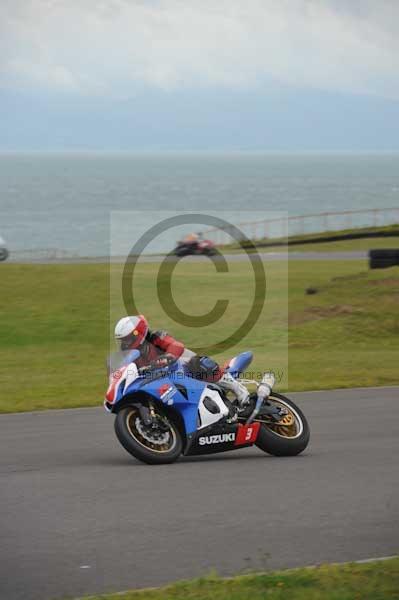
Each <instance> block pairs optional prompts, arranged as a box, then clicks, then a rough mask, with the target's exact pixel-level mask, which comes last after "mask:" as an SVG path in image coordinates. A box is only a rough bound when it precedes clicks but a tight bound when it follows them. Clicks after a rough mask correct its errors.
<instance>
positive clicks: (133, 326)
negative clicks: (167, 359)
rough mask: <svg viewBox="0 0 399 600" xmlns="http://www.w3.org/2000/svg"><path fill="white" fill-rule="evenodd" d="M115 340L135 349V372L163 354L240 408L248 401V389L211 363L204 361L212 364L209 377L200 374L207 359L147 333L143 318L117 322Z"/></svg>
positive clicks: (161, 333) (160, 333)
mask: <svg viewBox="0 0 399 600" xmlns="http://www.w3.org/2000/svg"><path fill="white" fill-rule="evenodd" d="M115 338H116V340H117V342H118V343H119V344H120V347H121V349H122V350H131V349H134V348H136V349H138V350H140V357H139V358H138V359H137V360H136V364H137V367H138V368H140V367H145V366H147V365H149V364H150V363H152V362H153V361H156V360H157V359H158V358H159V359H162V355H165V354H167V355H170V356H172V357H174V358H182V359H183V360H184V362H186V363H187V365H188V366H189V367H191V365H192V364H193V365H195V367H194V369H193V374H194V376H198V377H199V378H201V379H203V380H204V381H209V382H214V383H217V384H218V385H219V386H220V387H222V388H224V389H225V390H227V391H231V392H233V393H234V395H235V396H236V397H237V400H238V402H239V404H240V405H242V406H243V405H245V404H246V403H247V401H248V398H249V392H248V390H247V388H246V387H245V386H244V385H243V384H242V383H240V382H239V381H237V380H236V379H234V377H232V376H231V375H230V373H227V372H224V370H223V369H222V368H221V367H219V365H218V364H217V363H216V362H215V361H212V359H207V360H208V361H209V360H210V361H211V362H212V363H213V365H212V368H211V369H209V373H208V372H207V371H206V372H205V373H204V372H203V371H202V372H201V363H203V361H202V358H206V357H197V356H196V355H195V353H194V352H192V351H191V350H188V349H185V347H184V344H183V343H182V342H179V341H178V340H176V339H175V338H173V337H172V336H171V335H169V334H168V333H167V332H166V331H150V329H149V328H148V323H147V320H146V318H145V317H144V316H143V315H138V316H131V317H123V318H122V319H120V320H119V321H118V323H117V324H116V327H115ZM205 362H206V361H205ZM197 374H198V375H197Z"/></svg>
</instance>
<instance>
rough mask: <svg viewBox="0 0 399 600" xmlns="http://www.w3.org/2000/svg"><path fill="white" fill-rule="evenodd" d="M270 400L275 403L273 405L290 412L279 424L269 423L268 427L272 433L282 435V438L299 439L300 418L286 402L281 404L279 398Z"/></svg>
mask: <svg viewBox="0 0 399 600" xmlns="http://www.w3.org/2000/svg"><path fill="white" fill-rule="evenodd" d="M270 400H272V401H273V404H276V405H277V406H280V407H282V408H285V409H286V410H288V413H287V414H286V415H285V416H284V417H283V418H282V419H281V421H279V422H278V423H268V424H267V426H268V427H269V428H270V429H271V431H273V433H277V435H281V436H282V437H286V438H295V437H297V436H298V432H299V426H298V418H297V417H296V415H295V414H294V412H293V410H292V409H291V408H290V407H289V406H288V405H287V404H286V403H285V402H281V401H280V400H279V399H278V398H270Z"/></svg>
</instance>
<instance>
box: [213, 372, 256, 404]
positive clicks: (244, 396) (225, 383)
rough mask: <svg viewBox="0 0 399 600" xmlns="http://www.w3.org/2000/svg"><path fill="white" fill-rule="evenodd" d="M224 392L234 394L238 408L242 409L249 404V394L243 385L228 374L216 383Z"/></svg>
mask: <svg viewBox="0 0 399 600" xmlns="http://www.w3.org/2000/svg"><path fill="white" fill-rule="evenodd" d="M217 384H218V385H220V387H221V388H223V389H224V390H228V391H229V392H233V394H235V396H236V398H237V400H238V404H239V406H240V408H244V406H246V405H247V404H248V403H249V392H248V390H247V388H246V387H245V385H243V384H242V383H240V382H239V381H237V379H234V377H233V376H232V375H230V373H224V374H223V375H222V377H221V378H220V379H219V380H218V381H217Z"/></svg>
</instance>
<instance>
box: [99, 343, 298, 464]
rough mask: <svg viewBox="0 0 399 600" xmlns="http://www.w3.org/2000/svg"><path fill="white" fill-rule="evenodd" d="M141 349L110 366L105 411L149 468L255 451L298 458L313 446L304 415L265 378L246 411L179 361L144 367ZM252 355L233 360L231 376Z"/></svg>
mask: <svg viewBox="0 0 399 600" xmlns="http://www.w3.org/2000/svg"><path fill="white" fill-rule="evenodd" d="M139 356H140V352H139V351H138V350H132V351H130V352H124V353H122V352H118V353H115V354H114V355H111V357H110V359H109V363H108V365H109V373H110V383H109V387H108V390H107V393H106V396H105V401H104V406H105V409H106V410H107V411H108V412H110V413H114V414H115V415H116V418H115V432H116V436H117V438H118V440H119V442H120V443H121V444H122V446H123V447H124V448H125V450H127V452H129V453H130V454H132V455H133V456H134V457H135V458H137V459H139V460H141V461H142V462H145V463H148V464H165V463H171V462H174V461H175V460H177V458H178V457H179V456H180V455H184V456H190V455H201V454H212V453H215V452H225V451H227V450H238V449H240V448H247V447H250V446H253V445H254V444H255V445H256V446H257V447H258V448H260V449H261V450H263V451H264V452H266V453H268V454H273V455H275V456H294V455H297V454H299V453H300V452H302V451H303V450H304V449H305V448H306V446H307V445H308V442H309V435H310V432H309V425H308V423H307V420H306V418H305V416H304V414H303V413H302V411H301V410H300V409H299V408H298V407H297V406H296V405H295V404H294V403H293V402H292V400H289V399H288V398H286V397H285V396H283V395H282V394H277V393H276V392H274V391H273V390H272V386H273V383H274V378H273V377H272V376H271V375H270V374H265V375H264V377H263V378H262V380H261V381H260V382H258V381H255V380H250V379H242V378H240V381H241V382H242V383H244V384H246V385H248V384H254V385H256V387H257V391H256V392H254V393H252V394H251V395H250V401H249V404H248V405H247V406H245V408H244V409H241V408H240V407H239V406H238V405H237V403H236V401H234V399H231V398H230V397H229V396H228V393H226V391H225V390H223V389H222V388H221V387H219V386H218V385H217V383H207V382H204V381H201V380H199V379H195V378H194V377H193V376H192V375H190V373H189V372H188V371H187V367H186V365H185V364H184V363H183V362H182V361H181V360H179V359H173V360H172V359H170V357H168V358H165V361H164V364H163V365H162V366H160V363H159V359H158V360H157V361H154V363H152V364H150V365H149V366H146V367H142V368H138V367H137V365H136V364H135V361H136V360H137V358H138V357H139ZM252 358H253V355H252V352H243V353H241V354H239V355H238V356H236V357H235V358H233V359H232V360H231V361H230V362H229V363H228V365H227V366H226V370H227V371H228V372H229V373H230V374H231V375H232V376H233V377H234V378H239V377H240V374H241V373H242V372H244V371H245V369H246V368H247V367H248V365H249V364H250V362H251V360H252Z"/></svg>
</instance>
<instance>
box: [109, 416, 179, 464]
mask: <svg viewBox="0 0 399 600" xmlns="http://www.w3.org/2000/svg"><path fill="white" fill-rule="evenodd" d="M115 433H116V436H117V438H118V440H119V441H120V443H121V444H122V446H123V447H124V448H125V450H127V452H129V454H131V455H132V456H134V457H135V458H137V459H138V460H140V461H142V462H144V463H147V464H150V465H162V464H167V463H172V462H174V461H175V460H177V459H178V457H179V456H180V454H181V453H182V450H183V441H182V438H181V434H180V432H179V430H178V428H177V426H176V425H175V423H174V422H173V421H172V420H171V419H170V418H169V417H168V416H167V415H164V414H161V413H156V415H155V422H154V423H153V424H152V425H151V426H148V425H145V423H144V422H143V420H142V419H141V417H140V413H139V410H138V408H137V407H135V406H126V407H125V408H123V409H122V410H121V411H120V412H119V413H118V414H117V415H116V418H115Z"/></svg>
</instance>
